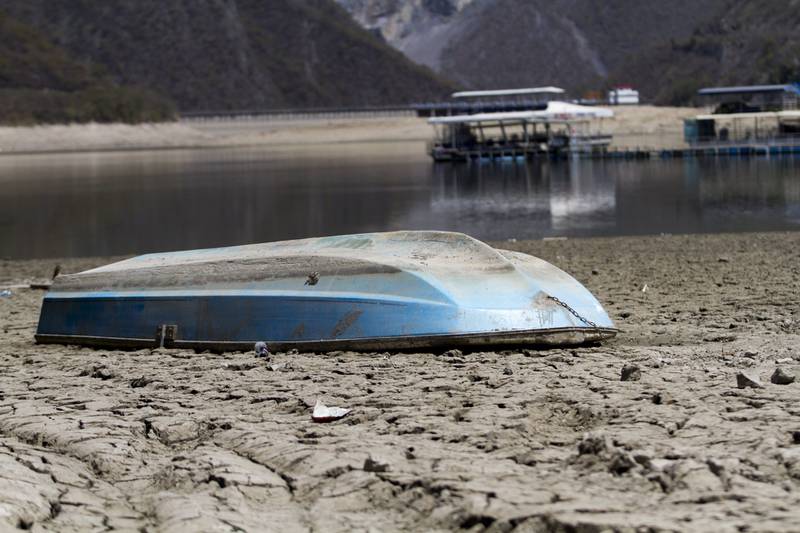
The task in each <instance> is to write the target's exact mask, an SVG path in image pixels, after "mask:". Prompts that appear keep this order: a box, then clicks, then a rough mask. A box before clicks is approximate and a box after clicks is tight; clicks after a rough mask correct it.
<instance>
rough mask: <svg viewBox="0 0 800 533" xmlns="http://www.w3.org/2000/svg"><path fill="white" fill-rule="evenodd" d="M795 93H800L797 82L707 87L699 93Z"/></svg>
mask: <svg viewBox="0 0 800 533" xmlns="http://www.w3.org/2000/svg"><path fill="white" fill-rule="evenodd" d="M779 92H786V93H795V94H800V86H798V85H797V84H783V85H739V86H734V87H706V88H705V89H700V90H699V91H697V94H699V95H700V96H722V95H726V94H753V93H779Z"/></svg>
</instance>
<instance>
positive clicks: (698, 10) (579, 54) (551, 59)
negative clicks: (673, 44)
mask: <svg viewBox="0 0 800 533" xmlns="http://www.w3.org/2000/svg"><path fill="white" fill-rule="evenodd" d="M339 1H340V2H341V3H342V5H344V6H345V7H346V8H348V9H349V10H350V11H351V12H352V13H353V14H354V16H355V17H356V19H357V20H359V22H361V23H362V24H364V25H365V26H366V27H368V28H371V29H373V30H375V31H380V32H381V33H382V35H383V36H384V37H385V38H386V39H387V40H388V41H389V42H391V43H392V44H393V45H395V46H396V47H398V49H400V50H403V51H404V52H406V53H407V54H408V55H409V56H410V57H411V58H412V59H414V60H416V61H419V62H422V63H425V64H427V65H430V66H431V67H432V68H435V69H436V70H438V71H439V72H440V73H442V74H443V75H444V76H446V77H449V78H451V79H453V80H456V81H458V82H460V83H462V84H464V85H467V86H470V87H475V88H487V89H490V88H501V87H513V86H523V85H551V84H555V85H560V86H563V87H565V88H567V89H569V90H571V91H573V92H579V91H581V90H583V89H587V88H595V87H597V85H598V82H600V83H602V82H603V80H605V79H606V78H607V76H608V74H609V72H613V71H616V70H618V69H619V67H620V65H621V64H622V63H623V62H624V61H625V60H626V58H627V57H629V56H630V55H631V54H634V53H637V52H638V51H640V50H641V49H642V47H643V46H645V45H647V46H649V45H651V44H653V43H658V42H663V41H668V40H669V39H680V38H685V37H688V36H690V35H691V33H692V30H693V29H694V27H695V25H696V24H698V23H699V22H702V21H704V20H707V19H708V17H712V16H713V15H714V14H715V13H716V12H717V10H718V9H719V8H720V7H721V6H722V5H723V4H724V3H725V1H726V0H706V1H704V2H695V1H694V0H671V1H670V2H661V1H655V0H607V1H604V2H596V1H594V0H546V1H545V0H530V1H526V2H519V1H517V0H435V1H434V0H412V1H411V2H408V3H405V2H395V1H393V0H339Z"/></svg>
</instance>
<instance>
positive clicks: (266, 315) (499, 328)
mask: <svg viewBox="0 0 800 533" xmlns="http://www.w3.org/2000/svg"><path fill="white" fill-rule="evenodd" d="M615 333H616V330H615V329H614V326H613V324H612V323H611V320H610V319H609V317H608V315H607V314H606V313H605V311H604V310H603V308H602V307H601V306H600V304H599V303H598V302H597V300H596V299H595V298H594V297H593V296H592V295H591V294H590V293H589V291H587V290H586V289H585V288H584V287H583V286H582V285H581V284H580V283H578V282H577V281H575V279H573V278H572V277H570V276H569V275H567V274H566V273H564V272H563V271H561V270H559V269H558V268H556V267H554V266H553V265H551V264H549V263H547V262H545V261H542V260H540V259H537V258H535V257H531V256H529V255H525V254H522V253H517V252H509V251H504V250H496V249H494V248H492V247H490V246H488V245H486V244H484V243H482V242H480V241H477V240H475V239H473V238H471V237H468V236H466V235H462V234H458V233H445V232H415V231H408V232H395V233H373V234H363V235H349V236H340V237H322V238H315V239H305V240H297V241H286V242H276V243H269V244H255V245H247V246H236V247H231V248H216V249H209V250H193V251H187V252H175V253H164V254H151V255H144V256H140V257H135V258H133V259H128V260H126V261H122V262H119V263H114V264H112V265H108V266H104V267H101V268H96V269H94V270H89V271H86V272H82V273H80V274H73V275H65V276H60V277H58V278H56V281H55V282H54V284H53V286H52V288H51V290H50V292H49V293H48V294H47V295H46V297H45V299H44V304H43V306H42V313H41V318H40V320H39V327H38V331H37V334H36V340H37V341H38V342H40V343H63V344H81V345H88V346H118V347H124V348H137V347H153V346H167V347H187V348H195V349H212V350H249V349H252V348H253V345H254V344H255V343H256V342H257V341H266V342H267V343H268V344H269V345H270V348H271V349H273V350H285V349H290V348H298V349H304V350H331V349H340V348H341V349H354V350H382V349H408V348H422V347H456V346H476V345H507V344H515V345H521V344H534V345H542V344H543V345H568V344H580V343H584V342H587V341H598V340H602V339H606V338H609V337H612V336H613V335H614V334H615Z"/></svg>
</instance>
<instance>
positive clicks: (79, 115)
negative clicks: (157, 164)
mask: <svg viewBox="0 0 800 533" xmlns="http://www.w3.org/2000/svg"><path fill="white" fill-rule="evenodd" d="M175 116H176V111H175V106H174V105H173V104H172V103H171V102H170V101H169V100H168V99H166V98H164V97H161V96H159V95H157V94H155V93H153V92H152V91H149V90H147V89H143V88H135V87H126V86H120V85H117V84H115V83H114V82H113V81H112V80H111V79H110V78H109V77H108V76H107V75H106V74H105V73H104V72H103V71H102V69H100V68H98V67H97V66H95V65H92V64H87V63H83V62H80V61H77V60H75V59H74V58H73V57H71V56H70V55H69V54H68V53H67V52H66V51H65V50H63V49H62V48H60V47H57V46H55V45H54V44H53V43H52V42H50V41H49V40H48V39H47V38H46V37H45V36H44V35H43V34H42V33H41V32H39V31H38V30H36V29H34V28H32V27H30V26H28V25H26V24H23V23H21V22H19V21H18V20H15V19H13V18H12V17H10V16H8V15H7V14H6V13H3V12H2V11H0V124H6V125H31V124H51V123H86V122H125V123H134V124H135V123H142V122H160V121H167V120H173V119H174V118H175Z"/></svg>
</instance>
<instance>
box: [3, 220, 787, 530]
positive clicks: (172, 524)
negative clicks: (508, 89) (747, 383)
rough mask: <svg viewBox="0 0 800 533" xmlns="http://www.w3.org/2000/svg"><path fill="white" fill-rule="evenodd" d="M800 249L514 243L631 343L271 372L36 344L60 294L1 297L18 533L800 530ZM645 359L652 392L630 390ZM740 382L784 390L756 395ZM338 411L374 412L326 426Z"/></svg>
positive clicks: (31, 266)
mask: <svg viewBox="0 0 800 533" xmlns="http://www.w3.org/2000/svg"><path fill="white" fill-rule="evenodd" d="M797 243H798V234H796V233H768V234H737V235H695V236H661V237H636V238H595V239H568V240H557V241H519V242H516V243H508V242H503V243H495V244H496V245H498V246H503V247H506V248H512V249H515V250H520V251H524V252H528V253H531V254H533V255H536V256H539V257H541V258H543V259H545V260H548V261H550V262H552V263H554V264H555V265H557V266H559V267H561V268H563V269H565V270H567V271H568V272H571V273H572V274H574V275H575V276H576V277H577V278H578V279H579V280H580V281H581V282H582V283H584V284H585V285H586V286H587V287H588V288H589V289H590V290H591V291H592V292H593V293H594V294H596V295H597V296H598V298H599V299H600V301H601V302H602V303H603V304H604V306H606V308H607V309H608V310H609V312H610V314H611V315H612V318H613V319H614V320H615V321H616V322H617V325H618V327H620V328H621V330H622V332H621V334H620V335H619V337H618V338H617V339H616V340H614V341H612V342H609V343H605V344H603V345H600V346H595V347H582V348H575V349H566V350H544V351H535V350H534V351H531V350H507V351H503V352H494V351H482V352H475V353H469V352H465V353H455V352H450V353H446V354H441V353H381V354H356V353H351V352H335V353H329V354H310V353H299V354H283V353H279V354H274V355H273V357H272V360H271V362H270V364H272V365H274V367H271V366H270V364H267V363H266V362H264V361H262V360H260V359H257V358H255V357H254V354H253V353H230V354H222V355H215V354H210V353H201V354H196V353H194V352H187V351H180V350H167V351H164V350H142V351H137V352H117V351H106V350H87V349H79V348H74V347H58V346H37V345H35V344H34V343H33V340H32V336H33V332H34V329H35V324H36V320H37V317H38V311H39V306H40V302H41V298H42V293H41V292H39V291H30V290H15V291H14V292H13V294H12V295H11V296H10V297H6V298H0V323H2V324H3V330H2V335H3V343H2V344H3V346H2V348H0V365H2V367H3V371H2V373H1V374H2V376H3V377H2V378H1V379H2V393H3V398H2V400H0V431H2V433H3V435H4V437H5V445H4V446H5V447H4V449H3V453H2V454H0V461H3V464H4V465H5V466H4V468H3V469H2V470H3V472H4V473H3V474H2V475H3V477H4V478H5V480H6V481H5V483H4V487H5V488H4V489H2V490H4V491H6V492H5V493H4V496H3V499H4V501H5V502H6V504H5V507H4V510H5V514H4V516H2V517H0V520H3V521H6V522H7V523H8V525H10V526H16V525H19V524H20V523H22V524H28V525H35V526H36V527H38V528H41V529H43V530H58V531H65V530H71V529H75V530H77V529H81V530H82V529H87V528H90V527H93V526H97V527H99V526H100V525H101V524H105V525H107V526H109V525H110V526H113V527H119V528H122V529H125V528H130V529H138V528H141V527H146V528H151V527H152V528H161V529H164V530H176V531H177V530H186V529H194V530H198V529H203V530H207V529H213V528H216V527H238V528H242V529H245V530H251V529H274V530H284V531H285V530H305V529H307V528H313V529H326V530H352V529H354V528H355V529H362V528H378V529H387V528H389V529H405V530H412V529H417V530H418V529H454V528H460V527H467V528H470V527H476V526H477V527H479V528H483V527H488V528H489V529H491V528H494V529H495V530H506V529H508V528H511V527H514V526H517V527H521V528H523V529H525V528H529V529H531V530H537V528H538V529H541V530H559V528H561V529H564V528H570V527H584V528H588V529H589V530H600V529H603V528H611V529H617V530H626V529H629V530H634V529H637V528H651V529H655V530H681V531H687V530H688V531H704V530H709V529H714V530H717V531H736V530H740V529H741V528H742V527H747V528H748V530H753V531H760V530H763V531H780V530H784V531H791V530H793V529H794V528H795V525H796V523H797V520H798V518H799V516H798V513H797V504H798V496H797V494H798V493H797V483H798V479H799V477H798V472H797V465H798V464H800V462H798V461H799V459H798V457H800V456H799V455H798V453H800V452H798V450H800V447H798V444H797V443H796V441H795V439H797V438H798V437H797V436H795V432H797V431H800V419H799V418H798V416H797V412H796V409H795V407H794V406H795V404H796V403H797V400H798V397H799V395H800V392H798V387H799V386H800V385H798V384H797V383H791V384H788V385H778V384H773V383H771V382H770V376H771V375H772V374H773V372H774V371H775V369H776V368H777V367H781V368H782V369H783V370H784V371H786V372H788V373H794V374H797V373H798V372H799V371H800V362H798V359H799V358H800V356H798V354H797V351H796V346H797V343H798V340H800V337H799V336H798V335H799V334H800V328H799V327H798V324H799V322H798V315H800V309H798V306H797V303H796V295H797V291H798V288H799V286H798V281H797V273H798V272H797V268H798V267H797V261H798V258H800V252H798V247H797ZM107 261H108V260H106V259H89V260H87V259H71V260H70V259H67V260H58V261H57V262H58V263H60V264H62V267H63V270H64V271H65V272H74V271H77V270H82V269H85V268H88V267H90V266H93V265H98V264H102V263H105V262H107ZM55 262H56V261H54V260H31V261H5V262H3V263H1V264H0V281H2V284H12V283H23V282H25V281H27V280H32V279H42V278H47V277H48V276H49V275H50V274H51V273H52V270H53V266H54V263H55ZM645 286H646V287H647V288H646V290H643V289H644V288H645ZM631 365H633V366H636V367H638V371H639V372H638V373H639V379H638V380H637V379H636V378H635V377H634V378H632V379H630V380H629V381H621V375H622V369H623V367H625V366H631ZM740 372H743V373H746V374H748V375H750V376H752V377H753V378H754V379H756V380H759V381H760V383H761V385H762V386H763V388H738V386H737V374H739V373H740ZM631 375H635V374H629V377H630V376H631ZM317 399H321V400H323V401H324V402H325V403H326V405H330V406H337V407H345V408H351V409H353V412H352V413H351V414H350V415H348V416H347V417H346V418H344V419H342V420H341V421H339V422H335V423H333V424H330V425H320V424H314V423H313V422H312V421H311V411H312V408H313V406H314V403H315V401H316V400H317ZM265 508H268V509H270V516H275V517H279V518H276V520H275V522H274V523H270V524H265V523H263V521H262V520H261V518H260V517H262V516H263V515H262V513H263V512H264V509H265ZM53 509H56V510H57V511H56V512H54V511H53Z"/></svg>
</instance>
